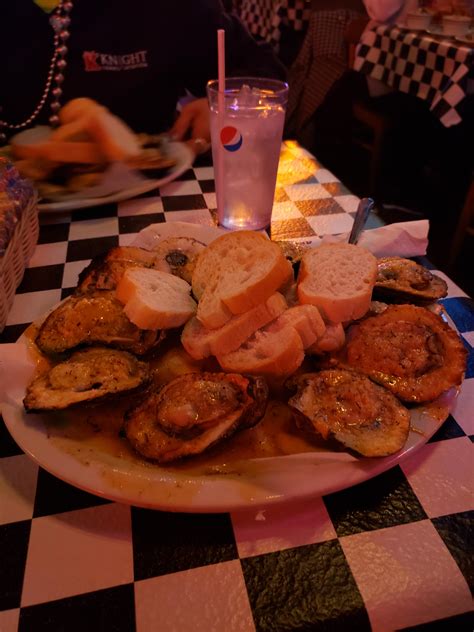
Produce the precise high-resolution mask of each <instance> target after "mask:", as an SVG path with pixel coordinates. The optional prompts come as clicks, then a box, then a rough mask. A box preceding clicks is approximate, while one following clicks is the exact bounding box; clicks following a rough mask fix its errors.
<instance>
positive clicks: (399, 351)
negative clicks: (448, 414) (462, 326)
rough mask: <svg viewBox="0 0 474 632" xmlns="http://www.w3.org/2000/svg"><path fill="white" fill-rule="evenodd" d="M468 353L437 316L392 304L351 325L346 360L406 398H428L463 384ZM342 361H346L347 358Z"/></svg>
mask: <svg viewBox="0 0 474 632" xmlns="http://www.w3.org/2000/svg"><path fill="white" fill-rule="evenodd" d="M466 357H467V351H466V349H465V348H464V345H463V343H462V342H461V339H460V338H459V336H458V334H457V333H456V332H455V331H454V330H453V329H451V327H449V325H448V324H447V323H446V322H445V321H444V320H443V319H442V318H441V317H440V316H438V315H437V314H434V313H433V312H431V311H430V310H429V309H426V308H425V307H416V306H415V305H391V306H389V307H387V309H386V310H385V311H384V312H382V313H381V314H379V315H378V316H372V317H371V318H367V319H365V320H364V321H362V322H361V323H360V324H358V325H354V326H353V327H352V328H351V331H350V333H349V337H348V343H347V345H346V348H345V362H346V363H347V364H348V365H349V366H350V367H353V368H354V369H357V370H358V371H360V372H361V373H364V374H366V375H368V376H369V377H370V378H371V379H372V380H374V381H375V382H378V383H379V384H382V386H385V388H387V389H388V390H389V391H391V392H392V393H393V394H394V395H396V396H397V397H398V398H399V399H401V400H402V401H404V402H417V403H421V402H430V401H432V400H434V399H436V398H437V397H438V396H439V395H441V393H443V392H444V391H445V390H447V389H449V388H451V387H452V386H456V385H458V384H461V382H462V379H463V374H464V371H465V369H466ZM343 362H344V360H343Z"/></svg>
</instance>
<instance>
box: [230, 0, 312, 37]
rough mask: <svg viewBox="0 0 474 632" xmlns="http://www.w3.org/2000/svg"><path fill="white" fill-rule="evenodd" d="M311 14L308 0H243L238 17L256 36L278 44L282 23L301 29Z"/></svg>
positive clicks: (303, 28)
mask: <svg viewBox="0 0 474 632" xmlns="http://www.w3.org/2000/svg"><path fill="white" fill-rule="evenodd" d="M310 15H311V8H310V2H308V0H243V2H242V5H241V8H240V17H241V18H242V21H243V22H244V23H245V24H246V25H247V28H248V29H249V31H250V32H251V33H252V35H255V36H256V37H258V38H260V39H263V40H265V41H266V42H269V43H271V44H273V45H274V46H278V42H279V41H280V35H281V32H280V29H281V26H282V25H285V26H290V27H291V28H292V29H294V30H295V31H303V30H305V29H306V27H307V26H308V23H309V18H310Z"/></svg>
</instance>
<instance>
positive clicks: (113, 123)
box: [3, 99, 194, 213]
mask: <svg viewBox="0 0 474 632" xmlns="http://www.w3.org/2000/svg"><path fill="white" fill-rule="evenodd" d="M59 118H60V122H61V124H60V125H59V127H57V128H56V129H51V128H49V127H47V126H36V127H34V128H31V129H28V130H25V131H23V132H20V133H19V134H17V135H15V136H13V137H12V138H11V139H10V145H9V146H8V147H7V148H6V149H5V150H3V153H6V155H7V156H8V157H9V158H11V159H12V160H13V161H14V162H15V166H16V167H17V169H18V170H19V171H20V173H21V175H22V176H24V177H25V178H28V179H30V180H31V181H32V182H33V183H34V185H35V186H36V188H37V189H38V193H39V196H40V203H39V205H38V208H39V210H40V212H48V213H50V212H62V211H71V210H75V209H82V208H89V207H93V206H99V205H101V204H107V203H109V202H118V201H121V200H125V199H129V198H131V197H134V196H136V195H140V194H141V193H146V192H147V191H151V190H153V189H155V188H157V187H159V186H163V185H164V184H166V183H168V182H171V181H172V180H174V179H175V178H177V177H178V176H179V175H181V174H182V173H183V172H184V171H186V169H188V168H189V167H190V166H191V165H192V163H193V160H194V154H193V152H192V150H191V149H190V148H189V146H188V145H186V144H185V143H182V142H172V141H171V140H170V139H169V138H168V137H167V136H166V135H149V134H135V133H134V132H133V131H132V130H130V129H129V128H128V127H127V125H126V124H125V123H124V122H123V121H122V120H120V119H119V118H118V117H116V116H115V115H113V114H112V113H111V112H109V111H108V110H106V109H105V108H104V107H102V106H100V105H99V104H97V103H95V102H94V101H91V100H90V99H74V100H73V101H70V102H69V103H68V104H66V105H65V106H64V107H63V108H62V110H61V111H60V113H59Z"/></svg>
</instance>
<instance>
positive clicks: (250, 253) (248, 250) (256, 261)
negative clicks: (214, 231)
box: [192, 231, 293, 329]
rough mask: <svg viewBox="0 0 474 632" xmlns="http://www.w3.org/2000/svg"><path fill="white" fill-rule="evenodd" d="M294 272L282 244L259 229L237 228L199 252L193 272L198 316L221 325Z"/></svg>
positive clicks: (208, 323)
mask: <svg viewBox="0 0 474 632" xmlns="http://www.w3.org/2000/svg"><path fill="white" fill-rule="evenodd" d="M292 274H293V271H292V268H291V264H290V262H289V261H288V260H287V259H286V258H285V256H284V254H283V252H282V251H281V249H280V247H279V246H278V245H277V244H275V243H273V242H271V241H270V240H269V239H267V238H265V237H264V236H263V235H261V234H260V233H255V232H252V231H238V232H234V233H229V234H227V235H223V236H222V237H219V238H218V239H216V240H215V241H213V242H211V243H210V244H209V246H208V247H207V248H206V249H205V250H204V251H203V252H202V253H201V254H200V255H199V257H198V259H197V262H196V266H195V268H194V272H193V278H192V285H193V292H194V295H195V296H197V297H198V299H199V305H198V314H197V316H198V318H199V320H200V321H201V323H202V324H203V325H204V326H205V327H207V328H209V329H217V328H218V327H222V325H224V324H225V323H226V322H227V321H228V320H230V318H231V317H232V315H233V314H243V313H244V312H247V311H248V310H250V309H252V308H253V307H256V306H257V305H258V304H259V303H262V302H263V301H265V300H266V299H267V298H269V297H270V296H271V295H272V294H273V293H274V292H275V291H277V290H278V289H279V288H280V287H281V286H282V285H283V284H284V283H287V282H288V279H289V278H290V276H291V275H292Z"/></svg>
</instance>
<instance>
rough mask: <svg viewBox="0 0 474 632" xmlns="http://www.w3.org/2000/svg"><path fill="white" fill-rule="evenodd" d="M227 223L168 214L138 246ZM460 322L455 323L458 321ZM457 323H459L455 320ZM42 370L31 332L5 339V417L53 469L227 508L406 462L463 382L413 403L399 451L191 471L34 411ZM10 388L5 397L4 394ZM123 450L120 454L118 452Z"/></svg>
mask: <svg viewBox="0 0 474 632" xmlns="http://www.w3.org/2000/svg"><path fill="white" fill-rule="evenodd" d="M224 232H226V231H224V230H223V229H221V228H216V227H214V226H202V225H196V224H188V223H186V222H166V223H162V224H152V225H150V226H149V227H147V228H146V229H144V230H142V231H141V232H140V233H139V235H138V236H137V238H136V240H135V241H134V244H133V245H135V246H141V247H145V248H149V249H152V248H153V247H154V246H155V245H156V244H157V243H158V242H159V241H161V240H162V239H166V238H168V237H172V236H174V237H177V236H188V237H193V238H195V239H197V240H199V241H202V242H203V243H205V244H208V243H210V242H211V241H212V240H213V239H216V238H217V237H219V236H220V235H221V234H222V233H224ZM451 325H452V324H451ZM452 326H453V325H452ZM33 372H34V364H33V363H32V361H31V357H30V355H29V352H28V347H27V345H26V344H25V341H24V339H20V341H19V342H18V343H16V344H14V345H0V403H2V401H3V403H2V406H1V408H2V414H3V418H4V420H5V423H6V425H7V427H8V429H9V431H10V433H11V435H12V436H13V438H14V439H15V441H16V442H17V443H18V444H19V445H20V447H21V448H22V449H23V450H24V452H26V453H27V454H28V455H29V456H30V457H31V458H32V459H33V460H34V461H36V462H37V463H38V464H39V465H41V466H42V467H43V468H44V469H45V470H47V471H48V472H50V473H51V474H53V475H55V476H57V477H58V478H60V479H62V480H64V481H66V482H67V483H70V484H71V485H75V486H76V487H79V488H80V489H84V490H86V491H88V492H91V493H93V494H96V495H98V496H102V497H104V498H108V499H110V500H115V501H119V502H123V503H128V504H131V505H136V506H140V507H150V508H154V509H161V510H166V511H186V512H223V511H231V510H236V509H244V508H251V507H263V506H266V505H270V504H273V503H278V502H283V501H290V500H296V499H300V498H303V497H308V498H309V497H316V496H321V495H324V494H329V493H332V492H335V491H338V490H341V489H345V488H347V487H351V486H352V485H355V484H357V483H361V482H363V481H365V480H367V479H370V478H372V477H374V476H376V475H377V474H379V473H381V472H384V471H385V470H388V469H389V468H391V467H393V466H394V465H396V464H397V463H400V462H401V461H402V460H403V459H404V458H406V457H407V456H408V455H410V454H413V452H414V451H416V450H417V449H418V448H420V447H421V446H422V445H424V444H425V443H426V441H427V440H428V439H429V438H430V437H431V436H432V435H433V434H434V433H435V432H436V431H437V430H438V428H439V427H440V426H441V424H442V423H443V421H444V420H445V419H446V417H447V416H448V413H449V410H450V408H451V405H452V403H453V400H454V398H455V396H456V394H457V390H456V389H451V390H450V391H448V392H447V393H445V394H444V395H443V396H442V397H441V398H440V399H439V400H438V401H437V402H436V403H435V404H432V405H430V406H423V407H420V408H418V409H413V411H412V427H413V430H412V431H411V432H410V434H409V437H408V440H407V443H406V445H405V447H404V449H403V450H401V451H400V452H399V453H397V454H395V455H393V456H390V457H385V458H372V459H369V458H363V457H354V456H352V455H351V454H349V453H348V452H332V451H330V450H329V449H328V450H324V451H319V452H316V451H315V452H305V453H301V454H291V455H289V456H278V457H269V458H261V459H249V460H246V461H238V462H232V463H228V464H225V454H226V448H225V445H223V446H222V452H221V454H222V455H223V459H222V462H223V463H224V465H223V466H221V467H219V468H218V471H217V470H216V469H215V468H214V470H212V471H210V470H209V468H207V470H204V469H203V468H201V470H200V471H194V472H191V468H193V467H194V469H195V470H196V467H195V466H193V462H192V460H190V461H189V462H188V463H189V469H188V470H185V469H180V470H179V471H176V470H174V471H172V470H167V469H166V468H163V467H159V466H155V465H151V464H150V463H149V462H146V461H145V460H142V459H140V458H137V457H136V456H134V455H133V453H132V452H131V451H129V450H127V449H125V450H124V449H122V450H120V449H119V450H117V442H115V445H110V444H109V443H107V442H101V441H98V440H97V436H96V435H94V434H92V435H91V436H90V437H89V438H86V439H84V438H81V439H78V438H77V437H74V436H72V437H71V436H69V437H67V436H64V435H67V434H68V428H71V426H72V424H71V423H70V422H68V415H69V417H70V416H71V415H70V413H68V411H64V413H63V415H62V419H63V421H62V422H61V423H59V424H58V423H57V422H55V421H54V419H57V418H53V417H52V416H51V415H47V414H41V415H38V414H37V415H26V414H25V412H24V410H23V405H22V401H23V397H24V395H25V390H26V386H27V384H28V383H29V381H30V379H31V377H32V374H33ZM2 391H3V400H2V398H1V394H2ZM118 453H120V456H118Z"/></svg>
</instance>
